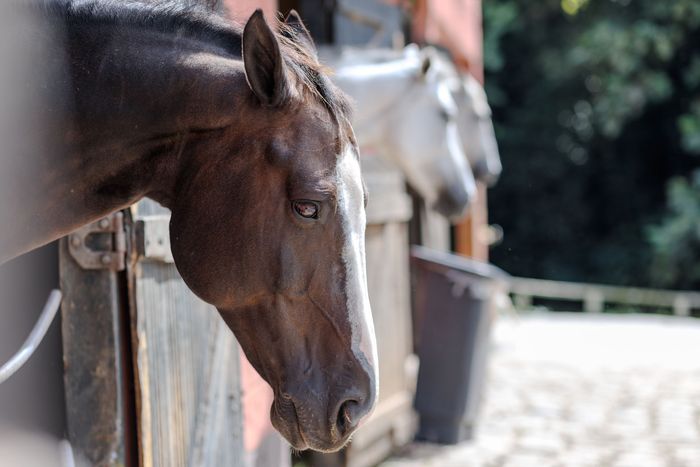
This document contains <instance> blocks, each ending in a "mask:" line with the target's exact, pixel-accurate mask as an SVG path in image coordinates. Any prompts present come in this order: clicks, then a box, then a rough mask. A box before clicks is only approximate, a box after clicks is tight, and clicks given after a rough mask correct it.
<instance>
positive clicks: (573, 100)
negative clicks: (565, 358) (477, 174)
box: [483, 0, 700, 287]
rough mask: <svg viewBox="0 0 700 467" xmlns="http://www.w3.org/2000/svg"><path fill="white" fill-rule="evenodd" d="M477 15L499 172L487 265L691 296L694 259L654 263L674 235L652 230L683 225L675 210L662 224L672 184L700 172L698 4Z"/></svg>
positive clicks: (562, 5) (509, 7) (597, 2)
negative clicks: (688, 273)
mask: <svg viewBox="0 0 700 467" xmlns="http://www.w3.org/2000/svg"><path fill="white" fill-rule="evenodd" d="M483 5H484V42H485V43H484V63H485V68H486V85H487V92H488V94H489V97H490V99H491V103H492V106H493V108H494V116H495V123H496V131H497V136H498V138H499V145H500V148H501V154H502V157H503V159H504V167H505V172H504V175H503V177H502V179H501V181H500V182H499V184H498V185H497V186H496V188H495V189H494V190H492V193H491V198H490V204H491V212H492V220H493V221H494V222H497V223H499V224H501V225H502V226H503V227H504V230H505V238H504V242H503V243H502V244H501V245H500V246H498V247H496V248H495V249H494V250H493V255H492V257H493V260H494V262H496V263H497V264H499V265H501V266H502V267H504V268H506V269H507V270H509V271H510V272H512V273H514V274H517V275H524V276H534V277H546V278H552V279H562V280H563V279H569V280H581V281H600V282H609V283H618V284H635V285H664V286H669V287H681V286H683V287H687V286H689V285H688V284H689V282H687V281H684V280H682V279H681V276H683V275H684V272H683V271H685V270H686V266H685V264H686V263H687V260H688V258H686V259H685V260H686V263H673V264H671V262H672V261H675V260H676V259H680V258H681V257H682V255H681V256H678V255H675V254H673V252H672V251H671V250H668V254H666V253H664V252H663V251H662V250H664V248H666V249H669V248H671V246H670V243H672V241H671V240H667V241H662V240H660V238H661V237H664V238H668V239H670V238H672V237H673V235H671V234H668V232H666V231H665V230H664V232H666V233H659V232H661V231H662V230H663V228H661V227H659V228H658V229H656V230H654V229H651V230H650V229H649V228H648V226H649V225H653V224H657V223H658V222H659V220H660V219H662V218H663V219H665V221H664V222H665V223H664V224H663V225H664V226H666V225H670V223H674V221H673V219H676V218H679V216H680V217H682V216H685V215H686V214H687V213H686V211H683V213H680V212H679V211H678V210H677V208H676V201H673V200H670V201H669V207H668V209H669V212H668V213H666V210H667V207H666V206H667V205H666V193H667V190H666V184H667V182H668V181H669V180H670V179H672V178H673V177H678V176H680V177H684V178H685V179H687V178H689V177H690V174H691V173H692V171H693V169H695V168H697V167H698V166H699V165H700V157H698V156H696V155H697V154H700V2H698V1H697V0H664V1H658V0H540V1H537V2H532V1H530V0H484V3H483ZM680 183H682V182H674V185H673V186H681V185H679V184H680ZM684 186H686V188H687V189H686V191H690V192H692V191H693V190H695V191H697V190H699V189H700V186H698V185H696V184H690V183H687V182H686V185H684ZM674 190H676V191H678V190H680V189H678V188H672V189H671V190H670V191H669V193H675V191H674ZM684 193H685V192H684ZM669 196H670V195H669ZM678 196H682V195H678ZM676 228H678V227H676ZM659 229H661V230H659ZM650 232H654V233H653V234H652V233H650ZM673 238H676V237H673ZM683 238H685V237H683ZM674 248H675V247H674ZM692 254H694V255H695V256H694V261H695V262H696V263H700V252H698V250H697V248H696V249H695V250H693V251H688V253H687V255H692ZM652 257H653V258H652ZM662 257H663V258H666V259H664V260H661V259H659V258H662ZM658 268H669V269H673V270H677V271H678V272H677V273H674V274H671V275H670V276H669V275H666V274H664V273H663V272H662V271H658ZM668 277H672V279H670V280H669V279H668ZM696 285H697V284H696Z"/></svg>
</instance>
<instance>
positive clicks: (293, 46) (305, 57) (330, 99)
mask: <svg viewBox="0 0 700 467" xmlns="http://www.w3.org/2000/svg"><path fill="white" fill-rule="evenodd" d="M217 4H218V0H194V1H193V0H160V1H157V2H156V1H151V2H149V1H147V0H45V1H44V3H43V5H44V6H45V7H46V8H48V9H49V10H50V11H51V13H53V14H54V15H56V16H59V17H62V18H63V19H64V20H65V21H68V22H72V21H76V22H80V21H86V22H92V23H93V24H94V23H101V22H104V23H109V24H123V25H125V26H141V27H144V28H152V29H155V30H158V31H163V32H173V33H177V34H178V35H181V36H182V35H184V36H191V37H192V38H194V39H198V40H203V41H206V42H209V43H212V44H215V45H219V46H221V47H222V48H224V49H225V50H228V51H233V53H235V54H236V56H240V54H241V36H242V32H243V28H242V26H241V25H238V24H235V23H233V22H232V21H230V20H229V19H227V18H225V17H224V16H222V15H221V14H220V13H219V12H217V11H215V6H216V5H217ZM272 22H273V28H274V29H275V30H276V36H277V41H278V42H279V44H280V49H281V51H282V57H283V59H284V61H285V65H287V68H288V69H289V70H290V71H291V72H292V73H293V74H294V76H295V77H296V78H297V79H298V80H299V82H300V83H301V84H302V85H303V86H304V88H305V89H306V90H307V91H309V92H310V93H311V94H312V95H313V96H315V97H316V98H317V99H319V100H320V101H321V102H322V103H323V105H324V106H325V107H326V108H327V109H328V111H329V112H330V114H331V116H332V117H333V118H334V119H335V120H336V121H340V120H349V119H350V109H351V106H350V104H349V102H348V100H347V99H346V98H345V96H344V95H343V94H342V93H341V92H340V91H339V90H338V89H337V88H336V87H335V86H334V85H333V84H332V83H331V81H330V79H329V78H328V77H327V76H326V74H325V72H326V71H327V70H326V69H325V68H324V67H323V66H322V65H321V64H320V63H319V61H318V59H317V57H316V55H315V54H314V53H313V52H311V51H309V50H307V49H306V48H305V47H303V46H301V45H300V43H299V41H297V40H295V39H294V37H295V36H296V32H295V31H294V30H293V28H290V27H289V26H288V25H286V24H285V23H283V22H281V21H279V20H277V19H274V20H273V21H272ZM275 23H276V24H275Z"/></svg>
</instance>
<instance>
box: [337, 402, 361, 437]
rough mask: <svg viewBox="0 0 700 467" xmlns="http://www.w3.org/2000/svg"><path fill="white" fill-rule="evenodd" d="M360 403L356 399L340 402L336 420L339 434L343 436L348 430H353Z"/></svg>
mask: <svg viewBox="0 0 700 467" xmlns="http://www.w3.org/2000/svg"><path fill="white" fill-rule="evenodd" d="M359 407H360V404H359V403H358V402H357V401H356V400H352V399H349V400H346V401H345V402H343V403H342V404H340V408H339V410H338V417H337V420H336V428H337V429H338V434H339V435H340V436H345V435H346V434H347V433H348V432H350V431H353V430H354V429H355V427H356V426H357V422H358V421H359V420H357V415H358V412H359V410H358V409H359Z"/></svg>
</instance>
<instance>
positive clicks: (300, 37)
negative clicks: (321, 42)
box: [284, 9, 318, 56]
mask: <svg viewBox="0 0 700 467" xmlns="http://www.w3.org/2000/svg"><path fill="white" fill-rule="evenodd" d="M284 24H286V25H287V26H288V27H289V29H290V30H291V31H292V32H293V33H294V36H293V37H291V36H290V35H289V34H287V33H286V32H285V35H286V36H287V37H289V38H290V39H292V40H294V41H296V42H297V43H298V44H300V45H301V46H303V47H304V48H305V49H306V50H308V51H309V52H312V53H313V54H314V56H317V55H318V52H317V50H316V44H314V40H313V39H312V38H311V33H310V32H309V30H308V29H306V26H304V22H303V21H302V20H301V16H299V13H297V11H296V10H294V9H291V10H289V13H287V17H286V18H284Z"/></svg>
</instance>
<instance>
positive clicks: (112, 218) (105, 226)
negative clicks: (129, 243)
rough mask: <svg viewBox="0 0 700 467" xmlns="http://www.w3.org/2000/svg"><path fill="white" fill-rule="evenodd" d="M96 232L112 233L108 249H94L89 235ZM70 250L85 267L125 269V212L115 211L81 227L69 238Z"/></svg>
mask: <svg viewBox="0 0 700 467" xmlns="http://www.w3.org/2000/svg"><path fill="white" fill-rule="evenodd" d="M94 234H111V236H110V238H109V240H110V241H109V244H110V245H109V246H108V247H107V248H106V249H92V248H91V247H90V246H89V244H88V237H89V236H91V235H94ZM68 251H69V252H70V255H71V256H72V257H73V258H74V259H75V261H76V262H77V263H78V264H79V265H80V267H82V268H83V269H107V270H110V271H123V270H124V268H125V267H126V232H125V231H124V214H123V213H121V212H115V213H113V214H110V215H109V216H107V217H104V218H102V219H100V220H99V221H97V222H93V223H91V224H87V225H85V226H83V227H81V228H79V229H78V230H76V231H75V232H73V233H72V234H70V236H69V238H68Z"/></svg>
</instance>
